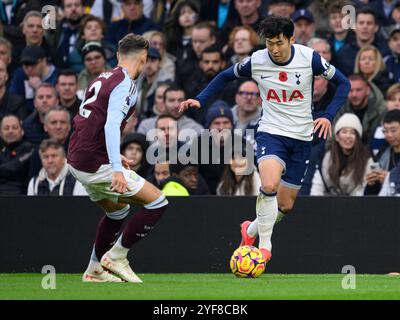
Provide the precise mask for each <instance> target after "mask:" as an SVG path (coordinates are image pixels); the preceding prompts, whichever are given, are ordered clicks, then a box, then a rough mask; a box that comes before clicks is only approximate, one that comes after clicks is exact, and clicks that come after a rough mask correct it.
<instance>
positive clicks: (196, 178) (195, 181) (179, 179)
mask: <svg viewBox="0 0 400 320" xmlns="http://www.w3.org/2000/svg"><path fill="white" fill-rule="evenodd" d="M169 168H170V171H171V176H170V177H168V178H167V179H165V180H163V181H162V182H161V191H162V192H163V193H164V194H165V195H166V196H178V195H182V196H185V195H186V196H188V195H205V194H208V193H209V192H208V186H207V184H206V183H205V182H204V180H202V178H201V177H200V174H199V166H198V165H197V164H191V163H188V164H180V163H178V164H170V165H169Z"/></svg>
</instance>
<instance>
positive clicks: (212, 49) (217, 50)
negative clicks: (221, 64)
mask: <svg viewBox="0 0 400 320" xmlns="http://www.w3.org/2000/svg"><path fill="white" fill-rule="evenodd" d="M205 53H218V54H219V56H220V58H221V60H224V56H223V54H222V52H221V49H220V47H219V46H217V45H216V44H213V45H211V46H209V47H207V48H205V49H204V51H203V52H202V53H201V55H200V59H201V60H202V59H203V55H204V54H205Z"/></svg>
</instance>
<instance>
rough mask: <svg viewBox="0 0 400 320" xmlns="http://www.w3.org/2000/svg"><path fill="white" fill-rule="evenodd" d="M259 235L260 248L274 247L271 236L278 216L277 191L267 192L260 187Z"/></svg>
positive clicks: (258, 201) (258, 203) (269, 248)
mask: <svg viewBox="0 0 400 320" xmlns="http://www.w3.org/2000/svg"><path fill="white" fill-rule="evenodd" d="M256 211H257V220H258V235H259V237H260V243H259V247H260V248H265V249H267V250H269V251H271V249H272V244H271V236H272V230H273V228H274V224H275V221H276V218H277V216H278V201H277V199H276V192H274V193H266V192H264V191H262V190H261V189H260V194H259V195H258V197H257V204H256Z"/></svg>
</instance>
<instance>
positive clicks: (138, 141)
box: [121, 133, 150, 177]
mask: <svg viewBox="0 0 400 320" xmlns="http://www.w3.org/2000/svg"><path fill="white" fill-rule="evenodd" d="M148 147H149V143H148V141H147V140H146V136H145V135H144V134H140V133H131V134H128V135H127V136H126V137H125V138H124V140H123V141H122V143H121V154H122V155H123V156H125V157H126V158H127V159H128V160H131V161H132V162H131V163H130V164H129V167H130V168H131V170H133V171H135V172H136V173H137V174H138V175H140V176H141V177H147V176H148V174H149V170H150V165H149V164H148V163H147V160H146V151H147V148H148Z"/></svg>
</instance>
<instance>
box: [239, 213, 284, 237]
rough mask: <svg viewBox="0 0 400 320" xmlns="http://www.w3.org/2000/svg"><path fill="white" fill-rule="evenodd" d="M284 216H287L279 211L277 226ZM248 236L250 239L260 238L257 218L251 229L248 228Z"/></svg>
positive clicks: (250, 226)
mask: <svg viewBox="0 0 400 320" xmlns="http://www.w3.org/2000/svg"><path fill="white" fill-rule="evenodd" d="M284 216H286V214H285V213H282V211H280V210H279V209H278V217H277V218H276V221H275V224H277V223H278V222H279V221H281V220H282V219H283V217H284ZM247 234H248V235H249V236H250V237H257V236H258V218H255V219H254V220H253V221H252V223H251V224H250V225H249V227H248V228H247Z"/></svg>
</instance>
